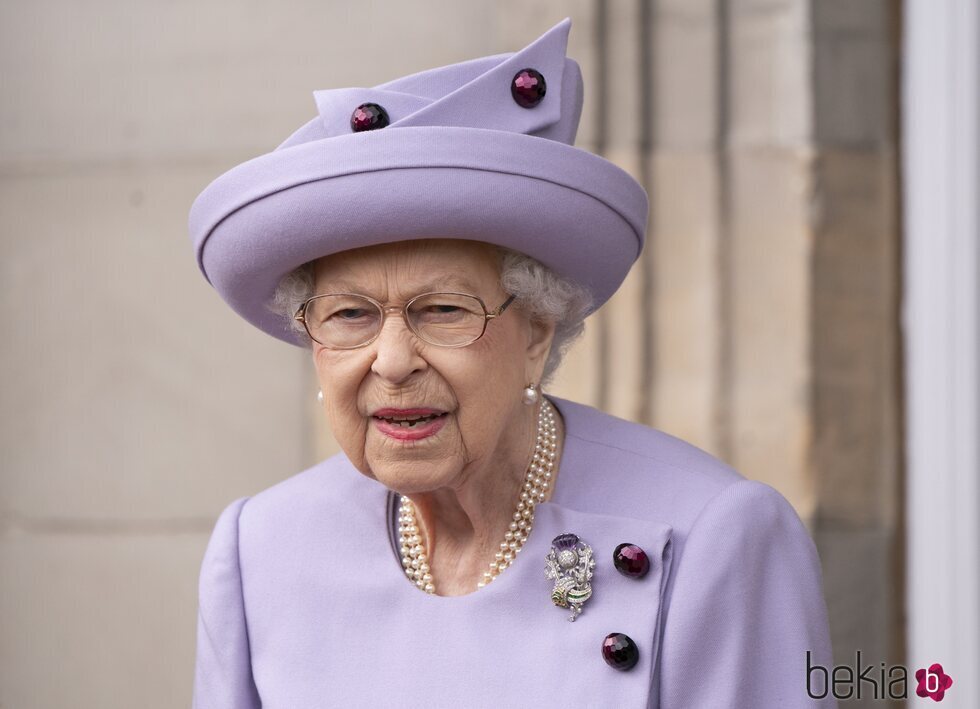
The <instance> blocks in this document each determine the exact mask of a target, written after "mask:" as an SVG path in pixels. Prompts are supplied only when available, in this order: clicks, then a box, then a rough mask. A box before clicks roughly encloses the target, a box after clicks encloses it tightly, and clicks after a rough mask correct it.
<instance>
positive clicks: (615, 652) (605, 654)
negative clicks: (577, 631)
mask: <svg viewBox="0 0 980 709" xmlns="http://www.w3.org/2000/svg"><path fill="white" fill-rule="evenodd" d="M602 659H604V660H605V661H606V664H607V665H609V666H610V667H613V668H615V669H617V670H622V671H624V672H625V671H626V670H631V669H633V668H634V667H635V666H636V663H637V662H639V661H640V648H638V647H637V646H636V643H635V642H633V639H632V638H631V637H630V636H629V635H626V634H625V633H609V635H607V636H606V638H605V640H603V641H602Z"/></svg>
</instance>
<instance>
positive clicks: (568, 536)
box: [551, 532, 578, 552]
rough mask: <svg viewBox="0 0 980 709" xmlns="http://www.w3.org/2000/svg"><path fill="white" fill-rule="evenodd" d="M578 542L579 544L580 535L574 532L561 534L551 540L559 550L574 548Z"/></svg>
mask: <svg viewBox="0 0 980 709" xmlns="http://www.w3.org/2000/svg"><path fill="white" fill-rule="evenodd" d="M576 544H578V536H576V535H574V534H572V533H571V532H565V533H564V534H559V535H558V536H557V537H555V538H554V539H552V540H551V545H552V546H553V547H554V548H555V549H557V550H558V551H559V552H562V551H565V550H567V549H574V548H575V545H576Z"/></svg>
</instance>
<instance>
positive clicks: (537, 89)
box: [510, 67, 547, 108]
mask: <svg viewBox="0 0 980 709" xmlns="http://www.w3.org/2000/svg"><path fill="white" fill-rule="evenodd" d="M546 89H547V87H546V86H545V83H544V76H543V75H542V74H541V72H540V71H538V70H537V69H531V68H530V67H528V68H527V69H521V70H520V71H519V72H517V73H516V74H514V79H513V80H512V81H511V82H510V95H511V96H513V97H514V100H515V101H517V105H518V106H523V107H524V108H534V107H535V106H537V105H538V104H539V103H541V99H543V98H544V93H545V90H546Z"/></svg>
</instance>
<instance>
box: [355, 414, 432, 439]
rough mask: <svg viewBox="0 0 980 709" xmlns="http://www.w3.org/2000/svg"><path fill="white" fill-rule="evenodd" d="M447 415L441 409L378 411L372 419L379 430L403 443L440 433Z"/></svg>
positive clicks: (372, 415)
mask: <svg viewBox="0 0 980 709" xmlns="http://www.w3.org/2000/svg"><path fill="white" fill-rule="evenodd" d="M446 416H447V413H446V412H445V411H441V410H439V409H431V408H412V409H392V408H384V409H378V410H377V411H375V412H374V413H373V414H371V417H372V418H373V419H374V422H375V426H376V427H377V429H378V430H379V431H380V432H381V433H383V434H385V435H386V436H389V437H390V438H395V439H398V440H402V441H417V440H420V439H422V438H428V437H429V436H433V435H435V434H436V433H438V432H439V430H440V429H441V428H442V427H443V425H444V424H445V422H446Z"/></svg>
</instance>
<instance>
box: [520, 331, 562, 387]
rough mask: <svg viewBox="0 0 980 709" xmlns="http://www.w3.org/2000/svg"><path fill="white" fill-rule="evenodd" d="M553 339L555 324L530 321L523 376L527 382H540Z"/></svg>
mask: <svg viewBox="0 0 980 709" xmlns="http://www.w3.org/2000/svg"><path fill="white" fill-rule="evenodd" d="M554 339H555V323H553V322H542V321H540V320H531V321H530V328H529V329H528V341H527V352H526V354H527V365H526V368H525V374H526V376H527V381H529V382H535V383H537V382H540V381H541V375H542V373H543V372H544V365H545V362H547V360H548V353H549V352H551V343H552V341H553V340H554Z"/></svg>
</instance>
